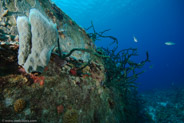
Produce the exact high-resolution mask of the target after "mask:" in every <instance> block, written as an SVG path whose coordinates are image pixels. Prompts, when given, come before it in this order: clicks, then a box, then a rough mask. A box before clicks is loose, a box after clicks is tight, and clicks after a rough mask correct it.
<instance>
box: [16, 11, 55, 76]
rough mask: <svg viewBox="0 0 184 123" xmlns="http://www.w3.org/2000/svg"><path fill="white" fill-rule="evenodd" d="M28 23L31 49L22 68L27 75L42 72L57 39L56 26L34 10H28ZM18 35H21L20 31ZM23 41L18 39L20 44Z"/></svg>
mask: <svg viewBox="0 0 184 123" xmlns="http://www.w3.org/2000/svg"><path fill="white" fill-rule="evenodd" d="M29 22H30V24H31V30H30V33H31V41H32V42H31V46H32V47H31V53H30V54H29V55H28V57H27V59H26V62H25V64H24V66H23V67H24V69H25V70H26V72H27V73H31V72H43V70H44V67H45V66H47V65H48V62H49V60H50V56H51V52H52V49H53V48H54V46H55V45H56V43H57V40H58V38H59V37H58V31H57V28H56V24H54V23H52V22H50V21H49V20H48V19H47V18H46V17H45V16H43V15H42V14H41V13H40V12H39V11H38V10H36V9H31V10H30V13H29ZM19 26H20V25H19V24H17V27H18V28H20V27H19ZM18 31H19V30H18ZM19 35H20V36H21V35H22V33H21V32H20V31H19ZM23 41H24V40H21V39H20V41H19V42H20V44H21V43H22V42H23ZM26 49H27V48H26ZM19 51H21V49H19ZM18 60H21V59H18ZM18 63H19V62H18ZM20 63H21V61H20ZM20 65H22V64H20Z"/></svg>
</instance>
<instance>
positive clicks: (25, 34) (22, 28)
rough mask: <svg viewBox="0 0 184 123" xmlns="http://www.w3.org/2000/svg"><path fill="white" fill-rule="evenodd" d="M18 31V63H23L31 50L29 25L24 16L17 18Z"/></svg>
mask: <svg viewBox="0 0 184 123" xmlns="http://www.w3.org/2000/svg"><path fill="white" fill-rule="evenodd" d="M17 27H18V32H19V51H18V59H19V60H18V64H19V65H23V64H24V63H25V62H26V59H27V57H28V55H29V54H30V52H31V46H30V44H31V25H30V23H29V20H28V18H27V17H26V16H22V17H18V18H17Z"/></svg>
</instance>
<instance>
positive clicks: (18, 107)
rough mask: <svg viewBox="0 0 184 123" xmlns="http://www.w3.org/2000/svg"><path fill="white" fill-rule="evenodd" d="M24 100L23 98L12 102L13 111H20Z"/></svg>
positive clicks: (23, 105)
mask: <svg viewBox="0 0 184 123" xmlns="http://www.w3.org/2000/svg"><path fill="white" fill-rule="evenodd" d="M25 105H26V102H25V101H24V100H23V99H18V100H16V101H15V103H14V106H13V107H14V111H15V112H21V111H22V110H23V109H24V108H25Z"/></svg>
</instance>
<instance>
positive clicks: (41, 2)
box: [0, 0, 126, 123]
mask: <svg viewBox="0 0 184 123" xmlns="http://www.w3.org/2000/svg"><path fill="white" fill-rule="evenodd" d="M32 8H36V9H37V10H39V11H40V12H41V13H42V14H43V15H44V16H45V17H47V19H49V20H51V21H52V22H53V23H55V24H56V25H57V30H58V34H59V43H60V49H61V51H62V53H68V52H69V51H71V50H72V49H73V48H85V49H89V50H92V51H93V50H95V45H94V44H93V41H92V40H91V39H90V38H89V37H88V35H87V34H86V32H85V30H84V29H83V28H81V27H79V26H78V25H77V24H76V23H75V22H74V21H73V20H72V19H71V18H70V17H68V16H67V15H66V14H65V13H64V12H63V11H62V10H60V9H59V8H58V7H57V6H56V5H55V4H52V3H51V2H50V1H47V2H46V1H45V0H1V1H0V71H1V73H0V94H1V95H0V120H1V121H6V120H7V121H8V120H9V121H10V122H11V121H13V120H21V119H24V120H33V121H35V122H44V123H46V122H64V123H77V122H79V123H90V122H95V123H97V122H104V123H108V122H109V123H115V122H117V123H118V122H123V121H124V122H125V120H126V118H125V115H124V111H123V109H124V107H123V104H122V102H120V101H119V99H121V96H120V95H121V94H118V93H114V91H111V90H110V89H108V88H106V87H104V86H103V81H105V69H104V65H103V62H102V59H101V58H100V57H97V56H93V55H91V54H89V53H87V52H81V51H76V52H74V53H73V54H72V56H70V57H68V58H66V59H60V57H59V56H58V55H57V52H58V48H57V46H56V47H55V48H54V50H53V53H52V55H51V58H50V61H49V63H48V65H47V66H46V67H45V68H44V71H43V73H41V74H40V73H27V72H26V71H25V70H24V68H22V66H19V65H18V59H17V57H18V48H19V34H18V31H17V22H16V20H17V17H18V16H27V17H28V16H29V12H30V9H32ZM54 52H55V53H54ZM89 61H90V62H89ZM84 66H85V67H84ZM80 68H83V69H80ZM79 70H80V71H79ZM114 97H116V98H115V99H117V100H114Z"/></svg>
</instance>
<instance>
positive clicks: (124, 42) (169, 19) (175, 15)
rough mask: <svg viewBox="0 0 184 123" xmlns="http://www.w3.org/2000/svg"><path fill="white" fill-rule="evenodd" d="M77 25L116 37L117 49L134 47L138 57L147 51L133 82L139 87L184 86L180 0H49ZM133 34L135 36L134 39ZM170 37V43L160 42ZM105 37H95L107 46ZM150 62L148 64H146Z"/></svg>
mask: <svg viewBox="0 0 184 123" xmlns="http://www.w3.org/2000/svg"><path fill="white" fill-rule="evenodd" d="M52 1H53V2H55V3H56V5H58V6H59V7H60V8H61V9H62V10H63V11H64V12H65V13H66V14H68V15H69V16H70V17H71V18H72V19H73V20H74V21H76V22H77V24H79V25H80V26H81V27H84V28H87V27H89V26H90V23H91V20H92V21H93V23H94V26H95V29H96V30H97V32H98V31H99V32H100V31H103V30H105V29H109V28H110V29H111V31H109V32H107V33H105V34H106V35H112V36H114V37H116V38H118V40H119V49H124V48H130V47H133V48H138V51H139V54H140V56H139V58H138V59H137V60H140V61H141V60H142V59H144V58H145V52H146V51H147V50H148V51H149V53H150V60H151V63H147V64H146V65H145V66H144V68H143V69H144V70H145V73H143V74H142V75H141V76H140V77H139V79H138V80H137V83H139V90H141V91H142V90H150V89H155V88H160V89H162V88H169V87H172V86H178V87H184V71H183V70H184V50H183V48H184V7H183V6H184V1H183V0H52ZM133 36H135V37H136V38H137V39H138V42H137V43H136V42H134V40H133ZM168 41H172V42H174V43H176V45H174V46H167V45H165V44H164V43H165V42H168ZM107 42H108V43H110V41H109V40H106V39H105V40H102V41H97V42H96V45H97V46H103V47H108V46H109V45H108V43H107ZM151 66H152V68H150V67H151Z"/></svg>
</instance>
